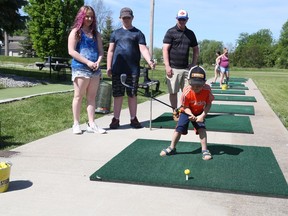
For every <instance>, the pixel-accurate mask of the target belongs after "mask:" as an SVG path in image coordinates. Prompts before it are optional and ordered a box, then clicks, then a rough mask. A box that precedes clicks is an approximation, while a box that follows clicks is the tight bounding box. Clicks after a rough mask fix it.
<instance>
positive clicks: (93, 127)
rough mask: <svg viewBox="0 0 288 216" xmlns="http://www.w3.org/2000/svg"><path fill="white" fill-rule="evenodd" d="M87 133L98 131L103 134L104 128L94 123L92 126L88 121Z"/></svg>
mask: <svg viewBox="0 0 288 216" xmlns="http://www.w3.org/2000/svg"><path fill="white" fill-rule="evenodd" d="M86 132H87V133H100V134H104V133H106V130H104V129H103V128H101V127H99V126H98V125H96V124H94V125H93V126H90V125H89V123H88V124H87V130H86Z"/></svg>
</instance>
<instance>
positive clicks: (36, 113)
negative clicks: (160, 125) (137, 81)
mask: <svg viewBox="0 0 288 216" xmlns="http://www.w3.org/2000/svg"><path fill="white" fill-rule="evenodd" d="M10 58H11V57H10ZM10 58H8V59H7V58H5V59H4V60H3V58H2V56H1V57H0V63H1V65H2V66H0V74H1V73H12V74H18V75H22V76H31V77H36V78H37V79H48V78H49V71H39V70H37V69H29V68H28V69H27V68H26V69H25V68H24V69H23V68H19V67H16V66H15V68H14V67H9V68H7V67H6V68H5V67H4V66H3V62H7V61H10V62H11V61H15V58H12V60H11V59H10ZM16 59H17V58H16ZM20 59H21V58H20ZM36 61H39V59H33V60H31V59H30V60H29V62H28V61H23V62H21V64H22V65H24V67H25V66H26V65H29V64H30V65H31V64H33V62H36ZM17 64H18V63H17ZM206 70H207V78H211V77H212V76H213V67H212V66H211V68H206ZM103 74H104V76H103V77H104V79H105V80H107V77H106V75H105V70H103ZM231 77H245V78H252V79H253V81H254V82H255V83H256V85H257V87H258V88H259V89H260V91H261V92H262V94H263V95H264V97H265V99H266V100H267V102H268V103H269V104H270V106H271V107H272V109H273V110H274V112H275V113H276V114H277V115H278V116H279V118H280V120H281V121H282V123H283V124H284V126H285V127H286V128H288V119H287V116H288V109H287V107H288V70H277V69H236V68H231ZM150 78H153V79H158V80H160V94H165V93H166V91H167V87H166V85H165V72H164V67H163V65H157V69H156V70H154V71H150ZM50 81H52V82H51V83H52V84H49V85H51V86H52V89H53V85H55V88H56V85H58V86H61V85H67V84H68V85H69V84H71V81H69V73H68V78H67V80H66V81H65V82H64V81H59V80H57V77H56V76H53V77H52V80H49V82H50ZM51 86H50V87H51ZM33 88H34V87H33ZM37 88H39V87H37ZM46 88H47V87H46ZM12 91H13V95H17V91H15V89H14V90H13V89H11V92H12ZM23 91H24V89H23ZM39 91H40V90H39ZM8 92H9V91H8V90H7V89H0V95H1V98H3V97H4V98H5V95H8V94H11V93H8ZM20 93H21V89H19V94H20ZM72 97H73V93H72V92H69V93H62V94H52V95H44V96H40V97H34V98H30V99H26V100H22V101H17V102H13V103H7V104H0V122H1V125H0V127H1V131H0V132H1V134H0V149H13V148H15V147H17V146H20V145H23V144H26V143H29V142H31V141H34V140H37V139H40V138H42V137H45V136H48V135H51V134H54V133H57V132H60V131H62V130H65V129H67V128H70V127H71V124H72V111H71V102H72ZM125 99H126V97H125ZM148 99H149V98H147V97H144V96H141V95H139V97H138V102H139V103H141V102H144V101H145V100H148ZM84 104H85V101H83V105H82V113H81V123H84V122H86V121H87V117H86V110H85V106H84ZM124 107H127V100H124V103H123V108H124ZM112 109H113V108H112ZM101 116H102V114H97V115H96V118H98V117H101ZM107 126H108V125H107Z"/></svg>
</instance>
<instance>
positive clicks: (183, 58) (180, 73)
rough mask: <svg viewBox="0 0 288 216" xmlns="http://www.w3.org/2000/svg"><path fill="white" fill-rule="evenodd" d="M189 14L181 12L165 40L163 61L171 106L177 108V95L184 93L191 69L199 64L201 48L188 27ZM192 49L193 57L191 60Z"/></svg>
mask: <svg viewBox="0 0 288 216" xmlns="http://www.w3.org/2000/svg"><path fill="white" fill-rule="evenodd" d="M188 19H189V17H188V13H187V11H185V10H179V12H178V13H177V17H176V20H177V23H176V25H175V26H174V27H172V28H170V29H169V30H168V31H167V32H166V34H165V36H164V39H163V60H164V64H165V70H166V80H167V87H168V92H169V99H170V103H171V106H172V107H174V108H177V103H178V97H177V93H178V92H179V90H180V89H181V90H182V91H183V88H184V86H185V85H186V82H187V76H188V71H189V68H191V67H192V66H194V65H196V64H197V61H198V56H199V47H198V42H197V39H196V36H195V34H194V32H193V31H192V30H190V29H188V28H187V27H186V24H187V22H188ZM190 48H192V52H193V56H192V58H191V59H189V51H190Z"/></svg>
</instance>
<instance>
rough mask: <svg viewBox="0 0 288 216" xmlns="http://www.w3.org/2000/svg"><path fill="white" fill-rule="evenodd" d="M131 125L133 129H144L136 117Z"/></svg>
mask: <svg viewBox="0 0 288 216" xmlns="http://www.w3.org/2000/svg"><path fill="white" fill-rule="evenodd" d="M130 125H131V127H133V128H142V125H141V124H140V122H139V121H138V119H137V117H135V118H134V119H133V120H131V123H130Z"/></svg>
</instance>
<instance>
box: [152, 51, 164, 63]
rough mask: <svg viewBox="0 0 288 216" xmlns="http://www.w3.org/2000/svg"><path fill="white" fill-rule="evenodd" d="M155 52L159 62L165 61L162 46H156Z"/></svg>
mask: <svg viewBox="0 0 288 216" xmlns="http://www.w3.org/2000/svg"><path fill="white" fill-rule="evenodd" d="M153 53H154V59H156V61H157V63H162V62H163V53H162V48H157V47H155V48H154V49H153Z"/></svg>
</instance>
